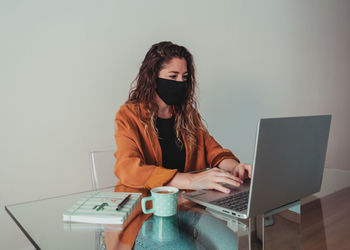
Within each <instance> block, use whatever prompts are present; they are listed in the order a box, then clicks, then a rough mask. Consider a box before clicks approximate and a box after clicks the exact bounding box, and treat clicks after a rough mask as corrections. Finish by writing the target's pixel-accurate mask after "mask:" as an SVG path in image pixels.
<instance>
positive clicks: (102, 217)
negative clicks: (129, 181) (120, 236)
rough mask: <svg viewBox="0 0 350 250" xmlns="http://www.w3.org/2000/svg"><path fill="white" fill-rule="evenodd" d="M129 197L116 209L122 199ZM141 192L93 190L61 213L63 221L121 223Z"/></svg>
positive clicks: (135, 203)
mask: <svg viewBox="0 0 350 250" xmlns="http://www.w3.org/2000/svg"><path fill="white" fill-rule="evenodd" d="M129 194H131V197H130V199H129V200H128V201H127V202H126V203H125V204H124V206H123V207H122V208H121V209H119V210H118V211H117V210H116V208H117V207H118V205H119V204H120V203H121V202H122V200H123V199H124V198H125V197H127V196H128V195H129ZM141 196H142V194H141V193H122V192H93V193H90V194H88V195H86V196H85V197H83V198H81V199H79V200H78V201H77V202H76V203H75V204H74V205H73V206H72V207H71V208H69V209H68V210H66V211H65V212H64V213H63V221H66V222H83V223H98V224H123V223H124V222H125V220H126V219H127V217H128V216H129V215H130V214H131V212H132V211H133V209H134V208H135V207H136V205H137V204H138V202H139V201H140V199H141Z"/></svg>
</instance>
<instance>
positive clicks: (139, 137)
mask: <svg viewBox="0 0 350 250" xmlns="http://www.w3.org/2000/svg"><path fill="white" fill-rule="evenodd" d="M136 105H139V108H140V111H141V116H142V117H145V118H147V112H146V110H145V109H144V107H143V105H142V104H124V105H122V106H121V107H120V109H119V111H118V112H117V114H116V118H115V123H116V127H117V129H116V132H115V140H116V143H117V151H116V152H115V154H114V155H115V157H116V163H115V167H114V173H115V175H116V176H117V177H118V178H119V182H118V184H117V185H125V186H129V187H133V188H146V189H152V188H154V187H158V186H163V185H165V184H166V183H168V182H169V181H170V180H171V179H172V178H173V177H174V175H175V174H176V172H177V170H176V169H167V168H164V167H162V150H161V147H160V144H159V141H158V136H157V134H156V132H155V131H154V130H153V129H152V127H151V125H150V122H149V124H148V125H147V127H148V129H147V132H146V129H145V126H144V124H143V123H142V122H141V121H140V119H139V118H138V116H137V112H136ZM147 121H149V119H148V120H147ZM183 141H184V145H185V149H186V160H185V168H184V171H185V172H190V171H194V170H200V169H204V168H207V167H215V166H217V165H218V164H219V163H220V162H221V161H222V160H224V159H235V160H236V161H239V160H238V159H237V158H236V157H235V156H234V155H233V154H232V152H231V151H230V150H228V149H224V148H222V147H221V146H220V145H219V144H218V143H217V142H216V141H215V140H214V138H213V137H212V136H210V135H209V133H208V132H205V131H202V130H198V131H197V146H196V148H195V149H194V150H193V149H192V150H190V149H189V147H188V146H187V140H186V137H184V136H183Z"/></svg>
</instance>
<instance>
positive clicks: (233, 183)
mask: <svg viewBox="0 0 350 250" xmlns="http://www.w3.org/2000/svg"><path fill="white" fill-rule="evenodd" d="M214 181H215V182H216V183H225V184H229V185H231V186H234V187H239V186H240V185H241V182H238V181H234V180H232V179H230V178H227V177H216V178H214Z"/></svg>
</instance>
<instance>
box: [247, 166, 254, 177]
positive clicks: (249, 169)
mask: <svg viewBox="0 0 350 250" xmlns="http://www.w3.org/2000/svg"><path fill="white" fill-rule="evenodd" d="M252 168H253V167H252V165H247V171H248V177H249V178H252Z"/></svg>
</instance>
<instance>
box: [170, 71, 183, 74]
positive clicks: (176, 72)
mask: <svg viewBox="0 0 350 250" xmlns="http://www.w3.org/2000/svg"><path fill="white" fill-rule="evenodd" d="M169 73H175V74H179V73H180V72H178V71H169ZM184 74H188V73H187V71H186V72H184Z"/></svg>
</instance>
